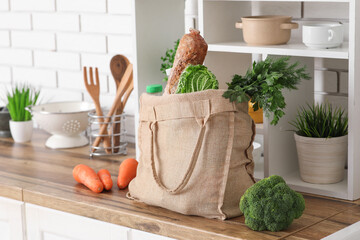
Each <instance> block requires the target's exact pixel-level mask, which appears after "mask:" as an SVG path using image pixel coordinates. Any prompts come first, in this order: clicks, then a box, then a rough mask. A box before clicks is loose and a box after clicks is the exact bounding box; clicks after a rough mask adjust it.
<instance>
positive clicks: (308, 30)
mask: <svg viewBox="0 0 360 240" xmlns="http://www.w3.org/2000/svg"><path fill="white" fill-rule="evenodd" d="M343 41H344V25H343V24H341V23H313V24H305V25H303V43H304V44H305V45H306V46H308V47H310V48H335V47H339V46H341V44H342V43H343Z"/></svg>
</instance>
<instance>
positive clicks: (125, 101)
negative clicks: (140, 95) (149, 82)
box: [118, 78, 134, 113]
mask: <svg viewBox="0 0 360 240" xmlns="http://www.w3.org/2000/svg"><path fill="white" fill-rule="evenodd" d="M133 90H134V81H133V79H132V78H131V79H130V83H129V86H128V87H127V89H126V92H125V94H124V98H123V100H122V101H121V105H120V107H119V108H118V109H119V112H120V113H123V112H124V109H125V105H126V103H127V101H128V99H129V97H130V94H131V92H132V91H133Z"/></svg>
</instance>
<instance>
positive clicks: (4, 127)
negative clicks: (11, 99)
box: [0, 107, 11, 138]
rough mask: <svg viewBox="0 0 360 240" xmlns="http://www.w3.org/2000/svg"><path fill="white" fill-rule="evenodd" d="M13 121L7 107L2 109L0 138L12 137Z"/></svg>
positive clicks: (0, 110) (0, 113)
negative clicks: (11, 123)
mask: <svg viewBox="0 0 360 240" xmlns="http://www.w3.org/2000/svg"><path fill="white" fill-rule="evenodd" d="M10 120H11V117H10V113H9V112H8V111H7V108H6V107H0V137H3V138H7V137H11V133H10V127H9V121H10Z"/></svg>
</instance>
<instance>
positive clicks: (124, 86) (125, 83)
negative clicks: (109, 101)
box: [93, 63, 133, 147]
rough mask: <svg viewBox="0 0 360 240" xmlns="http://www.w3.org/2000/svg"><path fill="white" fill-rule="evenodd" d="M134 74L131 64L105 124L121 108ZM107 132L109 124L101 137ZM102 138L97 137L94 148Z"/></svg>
mask: <svg viewBox="0 0 360 240" xmlns="http://www.w3.org/2000/svg"><path fill="white" fill-rule="evenodd" d="M132 72H133V65H132V64H131V63H130V64H129V65H128V66H127V68H126V71H125V74H124V76H123V77H122V79H121V82H120V85H119V88H118V89H117V91H116V97H115V100H114V103H113V105H112V106H111V108H110V110H109V113H108V115H107V116H108V118H106V119H105V121H104V123H109V121H110V118H111V116H112V115H113V114H114V113H115V111H116V109H117V108H118V107H119V106H120V104H121V98H122V96H123V95H124V93H125V91H126V89H127V86H128V85H129V84H130V82H131V81H132V78H131V76H132ZM106 131H107V124H104V125H103V126H101V128H100V131H99V135H103V134H105V133H106ZM100 140H101V137H97V138H96V139H95V141H94V143H93V147H97V146H99V143H100Z"/></svg>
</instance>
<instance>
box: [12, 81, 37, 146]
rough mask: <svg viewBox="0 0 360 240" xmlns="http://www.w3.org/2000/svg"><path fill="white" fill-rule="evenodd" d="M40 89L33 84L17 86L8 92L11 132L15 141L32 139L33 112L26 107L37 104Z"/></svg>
mask: <svg viewBox="0 0 360 240" xmlns="http://www.w3.org/2000/svg"><path fill="white" fill-rule="evenodd" d="M39 94H40V91H37V90H35V89H34V88H33V87H31V86H27V85H23V86H15V87H14V88H13V89H12V90H11V92H8V93H7V100H8V104H7V109H8V110H9V113H10V116H11V120H10V132H11V135H12V137H13V139H14V141H15V142H28V141H30V140H31V136H32V130H33V122H32V118H31V113H30V112H28V111H27V110H26V109H25V108H26V107H27V106H30V105H35V104H36V102H37V100H38V97H39Z"/></svg>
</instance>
